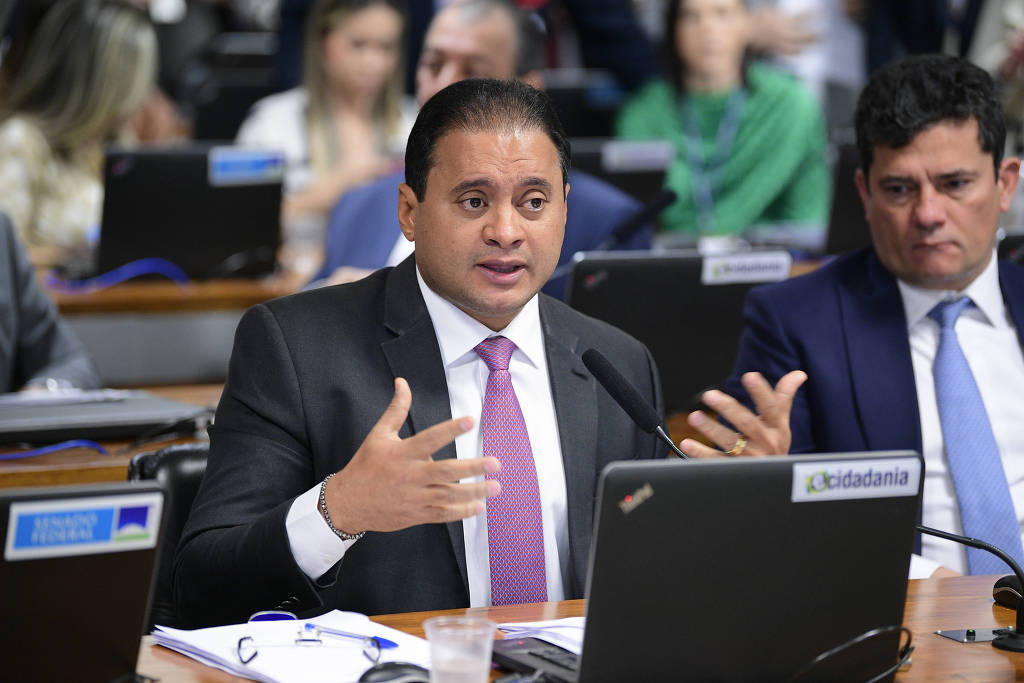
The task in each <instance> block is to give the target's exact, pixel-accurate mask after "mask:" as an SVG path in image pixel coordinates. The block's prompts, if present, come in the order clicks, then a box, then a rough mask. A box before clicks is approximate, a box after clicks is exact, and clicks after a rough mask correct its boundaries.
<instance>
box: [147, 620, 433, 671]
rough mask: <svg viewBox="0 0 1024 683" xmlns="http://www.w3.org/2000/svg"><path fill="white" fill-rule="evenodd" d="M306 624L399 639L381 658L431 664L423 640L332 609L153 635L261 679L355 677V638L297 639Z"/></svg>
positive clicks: (159, 630)
mask: <svg viewBox="0 0 1024 683" xmlns="http://www.w3.org/2000/svg"><path fill="white" fill-rule="evenodd" d="M306 624H317V625H320V626H326V627H329V628H335V629H339V630H343V631H349V632H353V633H358V634H360V635H365V636H378V637H381V638H387V639H389V640H393V641H394V642H396V643H398V647H397V648H392V649H384V650H381V657H380V661H382V662H391V661H402V662H412V663H413V664H419V665H420V666H423V667H429V666H430V650H429V649H428V646H427V641H425V640H423V639H422V638H417V637H416V636H411V635H409V634H407V633H403V632H401V631H397V630H395V629H393V628H388V627H387V626H381V625H380V624H377V623H375V622H372V621H370V619H369V618H368V617H367V616H366V615H363V614H357V613H355V612H339V611H337V610H335V611H333V612H329V613H327V614H324V615H321V616H319V617H316V618H314V619H299V620H297V621H260V622H252V623H246V624H232V625H230V626H216V627H213V628H203V629H196V630H194V631H184V630H181V629H176V628H168V627H165V626H157V627H156V629H155V630H154V631H153V637H154V638H155V639H156V642H157V644H159V645H163V646H164V647H167V648H170V649H172V650H176V651H178V652H180V653H182V654H184V655H188V656H189V657H192V658H193V659H196V660H198V661H200V662H202V663H203V664H207V665H209V666H213V667H216V668H218V669H222V670H224V671H227V672H228V673H230V674H234V675H237V676H244V677H246V678H251V679H254V680H256V681H263V682H265V683H292V682H294V683H320V682H323V683H338V682H339V681H358V680H359V677H360V676H361V675H362V674H363V672H364V671H366V669H368V668H370V666H371V665H372V662H370V661H369V660H368V659H367V658H366V656H365V655H364V654H363V651H362V644H361V643H360V642H359V641H358V640H355V639H351V638H339V637H334V636H330V635H327V634H323V635H321V637H320V639H321V643H320V644H319V645H318V644H297V643H296V640H297V638H298V637H299V636H300V635H307V637H308V634H307V632H306V631H305V625H306ZM246 636H249V637H251V638H252V643H251V647H252V648H255V649H256V651H257V654H256V656H255V657H254V658H253V659H252V660H251V661H250V662H249V663H248V664H243V663H242V662H241V661H240V659H239V657H238V641H239V639H241V638H244V637H246Z"/></svg>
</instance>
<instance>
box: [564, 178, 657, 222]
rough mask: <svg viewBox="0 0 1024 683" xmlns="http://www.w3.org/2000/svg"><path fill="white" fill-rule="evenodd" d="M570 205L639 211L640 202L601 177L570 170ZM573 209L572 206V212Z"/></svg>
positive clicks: (597, 209) (607, 209)
mask: <svg viewBox="0 0 1024 683" xmlns="http://www.w3.org/2000/svg"><path fill="white" fill-rule="evenodd" d="M569 203H570V207H575V206H577V205H579V204H586V205H588V207H589V208H591V209H593V210H595V211H601V212H604V211H609V210H611V211H631V212H632V211H639V210H640V202H639V201H637V200H636V199H634V198H633V197H632V196H631V195H628V194H626V193H625V192H623V191H622V190H620V189H619V188H617V187H615V186H614V185H612V184H610V183H607V182H605V181H603V180H601V179H600V178H597V177H595V176H592V175H590V174H589V173H585V172H584V171H578V170H572V171H570V172H569ZM571 212H572V209H571V208H570V213H571Z"/></svg>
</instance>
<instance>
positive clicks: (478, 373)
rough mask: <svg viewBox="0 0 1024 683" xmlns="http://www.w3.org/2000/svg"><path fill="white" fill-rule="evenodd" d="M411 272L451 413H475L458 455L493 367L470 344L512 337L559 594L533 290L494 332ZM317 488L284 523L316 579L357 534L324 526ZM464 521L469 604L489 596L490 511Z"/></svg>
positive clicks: (548, 425)
mask: <svg viewBox="0 0 1024 683" xmlns="http://www.w3.org/2000/svg"><path fill="white" fill-rule="evenodd" d="M416 279H417V282H418V283H419V287H420V291H421V293H422V294H423V299H424V301H425V302H426V305H427V312H428V313H429V314H430V319H431V321H432V322H433V325H434V331H435V333H436V334H437V340H438V345H439V346H440V349H441V359H442V362H443V363H444V368H445V378H446V380H447V382H448V397H449V401H450V404H451V411H452V416H453V417H463V416H467V415H468V416H470V417H472V418H473V428H472V429H471V430H470V431H468V432H466V433H464V434H462V435H461V436H460V437H459V438H457V439H456V440H455V451H456V455H457V457H458V458H460V459H464V458H479V457H481V454H482V451H483V440H482V439H481V435H480V427H479V425H480V415H481V413H482V412H483V403H484V394H485V392H486V388H487V377H488V375H489V374H490V371H489V370H488V369H487V365H486V364H485V363H484V362H483V360H482V359H481V358H480V357H479V356H478V355H477V354H476V352H475V351H473V348H474V347H475V346H476V345H477V344H479V343H480V342H481V341H483V340H484V339H486V338H487V337H491V336H495V335H499V334H500V335H501V336H504V337H507V338H508V339H510V340H511V341H512V342H513V343H514V344H515V345H516V350H515V351H514V352H513V354H512V358H511V360H510V362H509V372H510V374H511V375H512V385H513V387H514V388H515V392H516V397H517V398H518V399H519V406H520V408H521V409H522V412H523V420H524V421H525V422H526V429H527V432H528V433H529V435H530V446H531V448H532V450H533V458H534V462H535V464H536V468H537V483H538V486H539V489H540V498H541V514H542V516H543V521H544V560H545V565H546V575H547V591H548V599H549V600H563V599H564V598H565V589H564V585H565V583H564V577H566V576H567V575H568V569H569V567H568V560H569V525H568V512H567V502H566V490H565V470H564V468H563V466H562V449H561V445H560V442H559V439H558V421H557V417H556V415H555V405H554V398H553V396H552V394H551V382H550V378H549V374H548V366H547V355H546V354H545V351H544V335H543V331H542V329H541V325H540V312H539V307H538V302H537V297H536V296H535V297H533V298H532V299H531V300H530V301H529V302H528V303H527V304H526V306H525V307H524V308H523V310H522V311H520V312H519V315H517V316H516V318H515V319H514V320H513V321H512V322H511V323H510V324H509V325H508V327H506V328H505V329H503V330H501V331H500V332H497V333H495V332H492V331H491V330H490V329H489V328H487V327H485V326H484V325H482V324H481V323H479V322H478V321H476V320H474V319H473V318H471V317H470V316H468V315H467V314H466V313H464V312H462V311H461V310H459V309H458V308H457V307H455V306H454V305H452V304H451V303H450V302H448V301H446V300H445V299H443V298H442V297H441V296H439V295H438V294H436V293H435V292H433V291H432V290H431V289H430V288H429V287H427V285H426V283H424V282H423V278H422V277H421V276H420V274H419V269H417V271H416ZM413 400H415V396H413ZM466 481H470V480H466ZM319 496H320V484H317V485H316V486H314V487H313V488H311V489H310V490H309V491H307V492H306V493H304V494H302V495H301V496H299V497H298V498H296V499H295V501H294V502H293V503H292V506H291V508H290V509H289V511H288V516H287V519H286V523H285V526H286V529H287V533H288V541H289V544H290V546H291V550H292V555H293V556H294V557H295V561H296V563H297V564H298V565H299V567H300V568H301V569H302V571H303V572H305V574H306V575H307V576H309V577H310V578H311V579H314V580H316V579H318V578H319V577H320V576H322V575H323V574H324V572H326V571H327V570H328V569H330V568H331V567H332V566H334V564H335V563H336V562H338V560H340V559H341V558H342V556H343V555H344V554H345V551H346V550H347V549H348V548H349V547H351V546H352V544H354V543H356V542H357V541H342V540H341V539H340V538H338V537H337V536H336V535H335V534H334V533H333V532H332V531H331V530H330V529H329V528H328V527H327V523H326V522H325V521H324V519H323V517H321V516H320V512H319V509H318V507H317V506H318V505H319ZM462 524H463V535H464V538H465V550H466V572H467V574H468V577H469V598H470V606H471V607H484V606H488V605H490V602H491V580H490V564H489V559H488V545H487V513H486V512H483V513H480V514H479V515H476V516H474V517H469V518H467V519H465V520H463V522H462Z"/></svg>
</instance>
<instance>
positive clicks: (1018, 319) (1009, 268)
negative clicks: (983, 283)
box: [999, 261, 1024, 348]
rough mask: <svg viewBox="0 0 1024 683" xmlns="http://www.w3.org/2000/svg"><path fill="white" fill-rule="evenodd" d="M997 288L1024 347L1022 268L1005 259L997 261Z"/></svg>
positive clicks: (1023, 280) (1023, 284)
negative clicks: (1000, 291) (1001, 294)
mask: <svg viewBox="0 0 1024 683" xmlns="http://www.w3.org/2000/svg"><path fill="white" fill-rule="evenodd" d="M999 288H1000V289H1001V290H1002V292H1003V301H1005V302H1006V307H1007V308H1008V309H1009V311H1010V317H1011V318H1013V324H1014V326H1015V327H1016V328H1017V339H1018V340H1020V345H1021V347H1022V348H1024V268H1021V267H1020V266H1017V265H1015V264H1011V263H1007V262H1006V261H1000V262H999Z"/></svg>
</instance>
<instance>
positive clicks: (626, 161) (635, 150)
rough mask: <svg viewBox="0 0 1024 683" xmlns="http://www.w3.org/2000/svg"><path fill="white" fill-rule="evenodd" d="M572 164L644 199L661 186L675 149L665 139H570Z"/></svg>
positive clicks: (653, 194) (644, 200)
mask: <svg viewBox="0 0 1024 683" xmlns="http://www.w3.org/2000/svg"><path fill="white" fill-rule="evenodd" d="M570 143H571V144H572V165H573V167H574V168H577V169H579V170H581V171H585V172H587V173H589V174H590V175H592V176H596V177H598V178H600V179H601V180H603V181H605V182H606V183H608V184H609V185H614V186H615V187H617V188H619V189H620V190H622V191H623V192H625V193H626V194H628V195H632V196H633V197H635V198H636V199H638V200H640V201H642V202H646V201H650V200H651V199H653V198H654V197H655V196H657V195H658V194H659V193H660V192H661V191H662V188H664V187H665V171H666V169H667V168H668V166H669V164H671V163H672V161H673V160H674V159H675V155H676V149H675V146H673V144H672V143H671V142H669V141H667V140H617V139H614V138H573V139H572V140H570Z"/></svg>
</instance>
